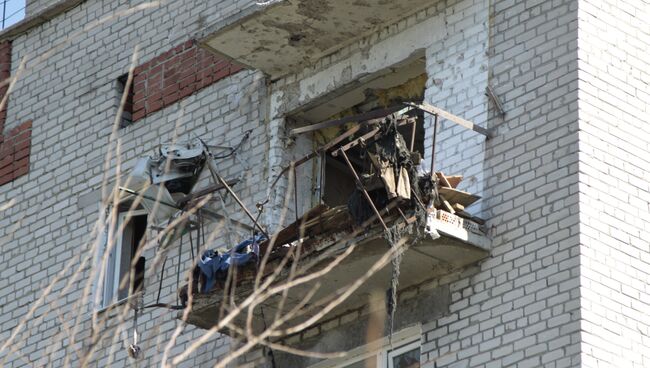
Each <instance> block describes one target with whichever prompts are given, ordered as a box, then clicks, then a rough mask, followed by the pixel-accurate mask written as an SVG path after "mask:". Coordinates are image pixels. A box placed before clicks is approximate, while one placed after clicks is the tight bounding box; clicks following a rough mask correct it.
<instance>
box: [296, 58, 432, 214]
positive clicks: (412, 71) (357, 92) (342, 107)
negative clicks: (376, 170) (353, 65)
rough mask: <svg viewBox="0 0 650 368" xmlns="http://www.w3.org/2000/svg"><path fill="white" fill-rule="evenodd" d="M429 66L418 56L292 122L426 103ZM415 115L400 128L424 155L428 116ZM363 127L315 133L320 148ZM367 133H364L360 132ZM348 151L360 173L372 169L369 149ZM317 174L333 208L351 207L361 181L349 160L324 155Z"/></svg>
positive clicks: (349, 124)
mask: <svg viewBox="0 0 650 368" xmlns="http://www.w3.org/2000/svg"><path fill="white" fill-rule="evenodd" d="M425 66H426V61H425V57H424V55H422V54H418V55H415V56H414V57H412V58H410V59H408V60H405V61H403V62H401V63H399V64H397V65H393V66H391V67H389V68H386V69H383V70H380V71H377V72H375V73H372V74H370V75H367V76H364V77H362V78H360V80H359V81H357V82H355V83H354V84H353V85H352V86H350V87H347V88H342V89H341V90H339V91H336V92H333V93H331V94H329V95H328V96H325V97H324V98H323V102H320V103H319V102H315V103H312V104H310V105H309V106H306V107H304V108H302V109H301V110H299V111H296V112H294V113H292V114H291V117H290V120H294V121H300V122H305V121H307V122H317V121H333V120H339V119H345V118H348V117H351V116H358V115H360V114H365V113H369V114H372V113H373V112H378V111H382V110H387V109H391V108H393V107H395V106H401V105H402V104H403V103H404V102H415V103H420V102H422V101H423V100H424V91H425V87H426V81H427V74H426V70H425ZM396 111H397V110H393V112H396ZM378 115H380V114H378ZM385 115H387V114H384V116H385ZM377 117H378V116H377ZM412 117H413V119H414V120H413V121H414V124H408V125H401V126H399V127H398V128H397V130H398V132H399V133H400V134H401V135H402V136H403V137H404V138H405V139H406V143H407V146H408V147H407V148H410V150H411V151H414V152H418V153H419V154H420V156H421V157H424V146H425V145H424V133H425V129H424V113H423V112H422V111H419V110H414V111H412ZM357 123H359V122H358V121H354V120H350V121H348V122H347V123H346V124H343V125H339V126H330V127H324V128H323V129H319V130H317V131H315V132H314V133H313V140H314V142H315V143H317V144H324V143H327V142H329V141H332V140H333V139H335V138H336V137H338V136H340V135H341V134H343V133H344V132H346V131H347V130H348V129H349V128H351V127H353V126H354V125H356V124H357ZM366 132H367V131H364V130H362V131H360V134H362V133H366ZM348 153H349V158H350V160H351V162H352V164H353V165H354V166H355V168H356V169H358V171H359V172H364V171H367V169H368V167H367V162H366V163H364V159H363V155H364V153H365V147H363V145H361V146H359V147H354V148H352V149H350V151H349V152H348ZM317 171H320V172H319V176H320V178H319V183H318V187H319V189H320V190H319V195H320V199H321V200H322V201H323V203H325V204H327V205H328V206H331V207H334V206H339V205H343V204H346V203H347V201H348V198H349V197H350V195H351V194H352V191H353V190H354V188H355V179H354V178H353V176H352V174H351V173H350V169H349V167H348V166H347V164H346V162H345V161H344V160H343V158H341V157H332V156H331V155H323V156H322V157H321V162H320V170H317Z"/></svg>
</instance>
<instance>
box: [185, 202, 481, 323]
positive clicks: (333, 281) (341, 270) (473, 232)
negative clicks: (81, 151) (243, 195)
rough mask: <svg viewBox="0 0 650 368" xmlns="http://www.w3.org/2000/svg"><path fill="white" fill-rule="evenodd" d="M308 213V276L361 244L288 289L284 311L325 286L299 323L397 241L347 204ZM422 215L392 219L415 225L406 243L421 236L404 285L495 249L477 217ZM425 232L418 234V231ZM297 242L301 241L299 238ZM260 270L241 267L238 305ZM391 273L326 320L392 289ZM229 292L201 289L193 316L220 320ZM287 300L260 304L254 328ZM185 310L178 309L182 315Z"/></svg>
mask: <svg viewBox="0 0 650 368" xmlns="http://www.w3.org/2000/svg"><path fill="white" fill-rule="evenodd" d="M303 219H305V220H306V228H305V233H306V234H309V235H306V239H303V244H302V252H303V253H304V254H303V255H301V256H300V265H301V266H300V267H299V270H300V269H301V268H302V267H305V268H306V269H308V271H306V272H305V273H302V276H305V275H310V274H312V275H313V274H315V273H317V272H320V271H324V270H325V268H326V267H330V266H331V265H332V263H333V262H334V261H335V260H337V257H342V254H343V253H345V252H346V251H349V250H350V247H354V249H353V250H352V251H351V252H350V253H349V254H348V255H347V256H345V257H343V260H342V261H341V262H340V263H339V264H337V265H336V266H335V267H333V268H332V269H331V270H326V271H327V272H325V273H324V274H323V275H322V276H320V277H318V278H316V279H314V280H311V281H309V282H307V283H304V284H301V285H298V286H295V287H292V288H290V289H289V293H288V295H287V299H286V303H284V306H283V311H285V312H286V311H289V310H292V309H293V308H296V306H299V304H300V303H301V301H302V300H303V298H304V296H305V295H308V294H309V293H310V292H311V290H312V288H313V287H314V285H315V284H316V283H318V284H319V285H320V286H319V287H318V289H317V291H316V292H315V294H314V295H313V296H312V297H311V298H310V302H309V303H307V305H305V306H304V307H303V308H305V309H306V313H307V314H306V315H300V316H298V317H296V318H295V319H293V320H291V321H289V325H295V324H297V323H300V322H302V321H304V320H306V319H307V318H308V317H311V316H312V315H313V314H314V313H315V312H318V309H316V310H309V306H310V304H312V302H316V301H321V302H322V301H324V300H328V299H330V298H333V297H336V296H339V295H341V294H342V293H343V292H345V291H346V290H347V288H348V287H350V286H351V285H353V284H354V283H355V282H356V281H358V280H361V279H363V278H364V276H365V274H366V273H367V272H368V271H369V270H370V268H371V267H372V266H373V265H374V264H375V263H377V262H379V261H380V258H382V257H384V256H385V255H386V254H388V253H389V250H390V249H391V244H390V243H389V241H387V240H386V238H385V236H384V232H383V229H382V228H381V225H379V223H375V226H372V227H371V228H370V229H368V230H364V231H361V230H360V229H361V228H355V227H354V226H350V224H351V223H353V219H352V218H351V217H350V215H349V213H348V212H347V210H346V209H345V208H342V207H337V208H332V209H325V208H323V207H317V208H315V209H314V210H312V211H311V212H310V213H309V214H307V215H306V216H305V217H303ZM423 219H424V221H423V222H422V223H420V222H419V221H417V219H416V218H415V217H411V218H408V219H407V220H404V219H403V218H402V217H401V216H400V215H399V214H398V212H397V211H395V212H394V214H393V215H392V216H386V219H385V221H386V223H387V226H389V227H391V228H395V227H397V228H400V227H402V228H408V226H407V225H409V222H412V224H411V225H414V226H412V227H411V228H409V229H408V230H406V231H405V233H406V236H405V237H404V239H403V241H404V242H405V243H406V244H409V243H411V242H412V241H413V240H415V242H414V243H413V244H410V246H408V248H407V249H406V250H405V251H404V253H403V255H402V259H401V262H400V266H399V268H400V275H399V289H398V291H400V290H404V289H407V288H408V287H409V286H413V285H418V284H421V283H423V282H425V281H428V280H432V279H436V278H440V277H443V276H445V275H449V274H450V273H452V272H454V271H457V270H461V269H462V268H464V267H466V266H468V265H471V264H474V263H476V262H477V261H479V260H481V259H483V258H485V257H486V256H487V255H488V252H489V250H490V242H489V240H488V238H487V237H486V236H485V235H484V234H483V233H482V232H481V230H480V229H479V225H478V224H477V223H475V222H473V221H471V220H467V219H462V218H460V217H458V216H456V215H453V214H451V213H448V212H446V211H443V210H433V211H432V212H429V213H426V214H425V215H424V218H423ZM298 228H299V225H298V223H295V224H293V225H291V226H289V227H287V228H285V229H284V230H283V231H281V232H280V234H279V238H278V243H282V242H284V241H283V239H282V237H284V236H287V237H289V239H295V236H294V237H292V236H290V234H292V233H293V235H295V233H296V232H297V231H298ZM418 231H419V232H420V234H419V235H417V232H418ZM285 241H286V239H285ZM292 244H296V241H294V242H292ZM290 247H291V246H286V245H285V246H284V247H279V251H278V252H276V253H275V254H274V255H273V256H272V257H271V260H270V261H269V263H268V265H267V266H266V267H265V270H266V272H265V276H266V277H268V276H270V275H271V274H272V273H273V271H275V270H276V269H277V267H281V263H282V258H283V256H284V255H286V253H287V252H288V251H289V248H290ZM299 272H300V271H299ZM289 273H290V266H287V265H285V268H284V269H283V270H282V272H281V274H280V275H279V277H278V280H277V283H275V284H282V283H284V282H286V281H287V278H288V277H289ZM255 274H256V270H255V268H254V267H248V268H242V269H240V270H238V271H237V279H238V282H237V285H236V287H235V289H234V290H232V292H233V293H232V294H231V295H234V296H235V302H236V303H237V304H239V303H241V302H242V301H244V300H245V299H246V298H247V297H249V296H250V295H251V294H252V293H253V290H254V287H253V285H254V278H255ZM391 278H392V267H391V263H390V262H388V263H386V264H385V265H384V266H383V267H381V268H379V270H378V271H376V272H373V274H372V276H371V277H369V278H368V279H367V280H366V281H365V282H363V283H362V284H361V285H360V287H359V288H358V289H357V290H356V291H354V292H352V293H351V294H350V296H349V297H348V298H347V299H345V300H344V301H342V302H341V303H340V304H338V305H337V306H336V307H335V308H334V309H332V310H331V311H329V312H328V313H327V314H326V315H324V316H323V317H322V319H327V318H328V317H330V316H336V315H338V314H341V313H343V312H345V311H347V310H352V309H355V308H358V307H361V306H363V305H366V304H367V303H368V301H369V295H370V293H371V292H372V291H375V292H377V291H378V292H381V293H384V292H385V291H386V290H387V288H389V286H390V285H391ZM226 294H227V293H224V290H223V289H221V288H217V289H215V290H213V291H212V292H210V293H207V294H195V295H194V301H193V307H192V310H191V312H190V313H189V315H188V320H187V322H188V323H190V324H193V325H196V326H198V327H201V328H205V329H209V328H211V327H213V326H215V325H216V324H217V323H218V322H219V321H220V320H219V316H220V312H221V311H222V310H221V308H222V307H223V306H225V307H226V309H227V308H228V307H227V306H228V304H229V301H228V298H227V297H226ZM280 299H281V297H280V295H276V296H274V297H271V298H269V299H267V300H266V301H264V302H263V303H262V304H260V306H261V308H259V306H258V307H257V308H255V312H254V315H253V320H252V322H253V326H252V327H253V330H254V331H255V332H256V333H260V332H261V331H263V330H264V329H265V328H266V326H268V325H269V324H270V323H272V320H273V318H274V316H275V314H276V311H277V309H278V304H279V301H280ZM181 314H182V313H179V317H180V316H181ZM232 325H234V326H237V327H238V328H241V329H243V328H244V326H245V325H246V313H245V312H243V313H241V314H240V315H238V317H237V318H235V320H234V321H233V322H232ZM222 331H223V332H225V333H228V334H231V335H237V333H236V332H235V331H233V330H232V328H225V329H223V330H222Z"/></svg>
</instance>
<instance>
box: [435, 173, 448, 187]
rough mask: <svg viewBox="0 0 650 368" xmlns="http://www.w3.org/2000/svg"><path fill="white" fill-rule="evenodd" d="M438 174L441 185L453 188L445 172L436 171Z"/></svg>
mask: <svg viewBox="0 0 650 368" xmlns="http://www.w3.org/2000/svg"><path fill="white" fill-rule="evenodd" d="M436 176H437V177H438V180H439V181H440V185H442V186H443V187H447V188H452V186H451V184H450V183H449V181H448V180H447V178H446V177H445V174H443V173H442V171H438V172H437V173H436Z"/></svg>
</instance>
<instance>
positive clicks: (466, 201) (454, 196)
mask: <svg viewBox="0 0 650 368" xmlns="http://www.w3.org/2000/svg"><path fill="white" fill-rule="evenodd" d="M438 192H439V193H440V195H441V196H444V197H445V199H446V200H448V201H449V203H452V204H454V203H458V204H460V205H462V206H463V207H465V208H467V207H469V206H470V205H471V204H472V203H474V202H476V201H478V200H479V199H481V197H479V196H477V195H474V194H471V193H467V192H463V191H462V190H458V189H452V188H445V187H440V188H438Z"/></svg>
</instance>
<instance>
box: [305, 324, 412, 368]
mask: <svg viewBox="0 0 650 368" xmlns="http://www.w3.org/2000/svg"><path fill="white" fill-rule="evenodd" d="M416 347H420V348H421V347H422V326H421V325H420V324H418V325H415V326H411V327H407V328H405V329H403V330H400V331H398V332H395V333H393V337H392V342H389V339H388V337H383V338H381V339H379V340H376V341H373V342H371V343H369V344H366V345H363V346H360V347H358V348H355V349H352V350H349V351H348V355H347V356H346V357H344V358H336V359H328V360H324V361H321V362H318V363H316V364H314V365H311V366H309V368H345V367H347V366H349V365H350V364H354V363H358V362H360V361H364V360H366V359H368V358H369V357H372V356H373V355H374V356H375V357H376V368H388V367H389V360H388V359H389V357H392V355H391V354H392V353H395V352H397V354H398V355H399V354H401V353H404V352H407V351H410V350H413V349H415V348H416ZM403 349H404V350H403ZM421 353H422V350H420V354H421ZM391 367H392V365H391Z"/></svg>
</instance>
